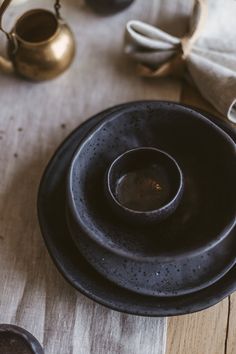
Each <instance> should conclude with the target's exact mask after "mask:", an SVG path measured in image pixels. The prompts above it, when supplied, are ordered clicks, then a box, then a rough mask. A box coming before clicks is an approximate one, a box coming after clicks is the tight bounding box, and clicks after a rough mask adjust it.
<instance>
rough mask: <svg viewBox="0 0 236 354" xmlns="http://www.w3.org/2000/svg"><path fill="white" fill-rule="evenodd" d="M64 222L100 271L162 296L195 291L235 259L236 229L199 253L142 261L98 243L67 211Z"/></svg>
mask: <svg viewBox="0 0 236 354" xmlns="http://www.w3.org/2000/svg"><path fill="white" fill-rule="evenodd" d="M67 213H68V210H67ZM67 224H68V228H69V231H70V234H71V235H72V237H73V239H74V240H75V243H76V245H77V246H78V249H79V251H80V252H81V254H82V255H83V256H84V257H85V258H86V259H87V261H88V262H89V263H90V264H91V265H92V266H93V267H94V268H95V269H96V270H97V271H98V272H99V273H101V275H103V276H104V277H105V278H107V279H108V280H110V281H113V282H114V283H116V284H117V285H119V286H121V287H124V288H126V289H128V290H131V291H134V292H137V293H140V294H144V295H150V296H162V297H164V296H180V295H185V294H190V293H193V292H196V291H198V290H200V289H203V288H206V287H208V286H210V285H212V284H213V283H215V282H216V281H218V280H219V279H220V278H221V277H222V276H224V275H225V274H226V273H227V272H228V271H229V269H231V268H232V267H233V266H234V264H235V262H236V257H235V249H236V229H234V230H233V231H232V232H231V233H230V235H229V236H228V237H226V238H225V239H224V240H223V241H222V242H221V243H219V244H217V246H215V247H214V248H212V249H211V250H209V251H206V252H203V253H201V254H199V255H196V256H190V257H185V258H180V259H177V260H175V259H173V260H169V261H168V262H167V261H166V262H157V261H149V262H148V261H146V262H145V261H139V260H133V259H129V258H125V257H122V256H119V255H117V254H115V253H112V252H111V251H108V250H106V249H104V248H103V247H101V246H99V245H98V244H97V243H95V242H94V241H92V240H91V239H90V238H88V237H87V235H85V234H84V232H83V230H81V229H78V227H77V225H76V223H75V220H73V217H72V215H70V214H69V213H68V215H67Z"/></svg>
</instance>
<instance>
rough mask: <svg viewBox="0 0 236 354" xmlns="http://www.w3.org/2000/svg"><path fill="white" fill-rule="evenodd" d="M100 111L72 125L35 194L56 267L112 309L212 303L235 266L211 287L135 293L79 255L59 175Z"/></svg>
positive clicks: (176, 308)
mask: <svg viewBox="0 0 236 354" xmlns="http://www.w3.org/2000/svg"><path fill="white" fill-rule="evenodd" d="M117 108H118V107H115V108H113V109H110V110H108V111H105V112H102V113H100V114H98V115H97V116H95V117H93V118H92V119H90V120H88V121H87V122H86V123H84V124H83V125H81V126H80V127H79V128H78V129H76V130H75V131H74V132H73V133H72V134H71V135H70V136H69V137H68V138H67V139H66V140H65V141H64V142H63V143H62V145H61V146H60V147H59V149H58V150H57V151H56V153H55V155H54V156H53V158H52V159H51V161H50V162H49V165H48V167H47V169H46V171H45V173H44V176H43V178H42V181H41V185H40V188H39V194H38V215H39V221H40V226H41V230H42V233H43V236H44V240H45V243H46V245H47V248H48V250H49V253H50V254H51V256H52V259H53V260H54V262H55V264H56V266H57V268H58V269H59V271H60V272H61V273H62V274H63V276H64V277H65V278H66V280H67V281H69V282H70V283H71V285H72V286H73V287H75V288H76V289H77V290H79V291H80V292H82V293H83V294H84V295H86V296H88V297H89V298H91V299H93V300H95V301H97V302H99V303H101V304H103V305H105V306H107V307H110V308H112V309H114V310H117V311H121V312H127V313H131V314H136V315H144V316H170V315H179V314H185V313H190V312H195V311H199V310H202V309H204V308H207V307H209V306H211V305H214V304H216V303H217V302H218V301H220V300H222V299H223V298H224V297H226V296H227V295H229V294H230V293H232V292H233V291H234V290H235V289H236V267H233V268H232V270H230V271H229V272H228V273H227V274H226V275H225V276H224V277H223V278H221V279H220V280H219V281H218V282H217V283H215V284H214V285H212V286H210V287H208V288H206V289H204V290H201V291H198V292H196V293H193V294H189V295H185V296H179V297H168V298H162V297H151V296H143V295H139V294H135V293H133V292H131V291H128V290H125V289H123V288H120V287H118V286H116V285H115V284H113V283H112V282H109V281H108V280H106V279H105V278H103V277H102V276H100V275H99V274H98V273H97V272H96V271H95V270H94V269H93V268H92V267H91V266H90V265H89V264H88V263H87V262H86V261H85V259H84V258H83V257H82V256H81V255H80V253H79V252H78V250H77V248H76V246H75V244H74V242H73V241H72V239H71V237H70V234H69V231H68V229H67V225H66V221H65V179H66V173H67V169H68V166H69V164H70V160H71V158H72V156H73V153H74V151H75V149H76V147H77V145H78V143H79V141H80V140H81V139H82V138H83V137H84V136H85V135H86V133H87V132H88V131H89V129H91V128H92V127H93V126H95V124H97V123H98V122H99V121H100V120H101V119H102V118H103V117H104V115H105V114H107V113H108V112H111V111H113V110H115V109H117ZM209 119H211V120H212V121H214V122H215V123H216V124H218V125H219V126H221V128H222V129H224V130H225V131H226V132H227V133H228V134H229V135H230V136H231V137H232V138H233V139H234V141H236V134H235V132H233V131H232V130H231V129H230V128H228V127H227V126H225V125H224V124H223V123H221V122H220V121H219V120H217V119H215V118H213V117H209Z"/></svg>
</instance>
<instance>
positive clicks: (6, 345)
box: [0, 324, 44, 354]
mask: <svg viewBox="0 0 236 354" xmlns="http://www.w3.org/2000/svg"><path fill="white" fill-rule="evenodd" d="M0 353H1V354H44V351H43V349H42V347H41V345H40V344H39V342H38V341H37V339H36V338H35V337H34V336H33V335H32V334H31V333H29V332H28V331H26V330H25V329H23V328H21V327H18V326H14V325H9V324H0Z"/></svg>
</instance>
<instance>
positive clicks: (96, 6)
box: [86, 0, 134, 15]
mask: <svg viewBox="0 0 236 354" xmlns="http://www.w3.org/2000/svg"><path fill="white" fill-rule="evenodd" d="M133 2H134V0H86V3H87V4H88V5H89V6H90V7H91V8H92V9H93V10H94V11H95V12H97V13H98V14H101V15H109V14H114V13H117V12H119V11H122V10H124V9H126V7H128V6H130V5H131V4H132V3H133Z"/></svg>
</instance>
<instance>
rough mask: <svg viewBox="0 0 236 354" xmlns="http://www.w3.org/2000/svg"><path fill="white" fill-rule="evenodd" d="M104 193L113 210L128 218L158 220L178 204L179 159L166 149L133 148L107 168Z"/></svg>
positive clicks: (136, 221) (162, 218) (181, 181)
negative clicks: (166, 151) (176, 159)
mask: <svg viewBox="0 0 236 354" xmlns="http://www.w3.org/2000/svg"><path fill="white" fill-rule="evenodd" d="M105 193H106V196H107V200H108V202H109V203H110V206H111V208H112V209H113V210H114V212H115V213H117V214H118V215H119V216H120V217H122V218H124V219H125V220H127V221H128V222H133V223H138V224H140V223H150V222H151V223H155V222H159V221H161V220H164V219H166V218H167V217H168V216H169V215H171V214H172V213H173V212H174V211H175V210H176V208H177V206H178V205H179V202H180V200H181V196H182V193H183V176H182V172H181V170H180V168H179V166H178V164H177V162H176V161H175V160H174V159H173V158H172V157H171V156H170V155H168V154H166V153H165V152H164V151H161V150H158V149H154V148H150V147H142V148H137V149H132V150H129V151H126V152H125V153H123V154H121V155H120V156H118V157H117V158H116V159H115V160H114V161H113V162H112V164H111V165H110V167H109V168H108V171H107V173H106V175H105Z"/></svg>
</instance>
